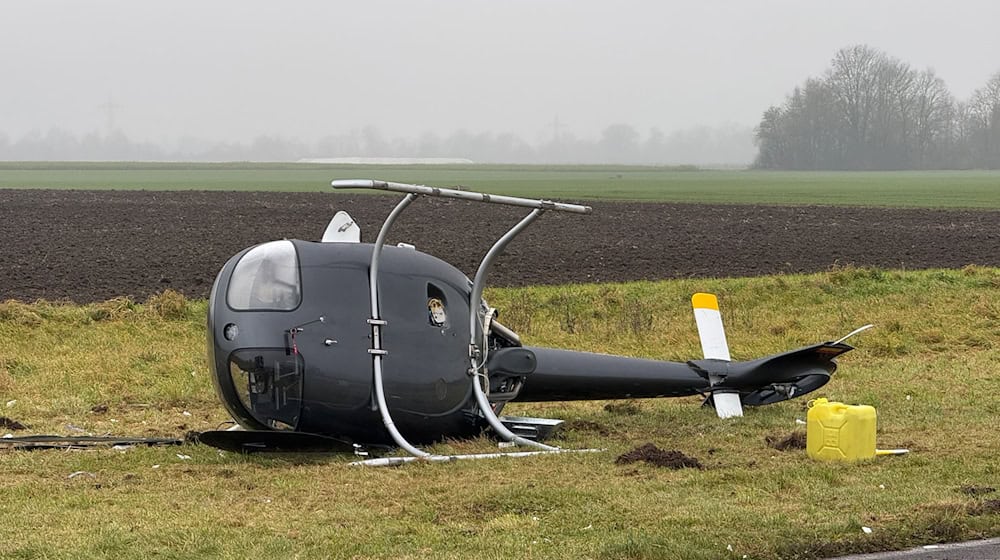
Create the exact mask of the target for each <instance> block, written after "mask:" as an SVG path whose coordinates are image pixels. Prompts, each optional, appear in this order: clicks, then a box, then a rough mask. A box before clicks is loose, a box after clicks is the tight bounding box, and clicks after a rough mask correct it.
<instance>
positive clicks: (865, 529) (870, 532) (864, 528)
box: [861, 527, 872, 535]
mask: <svg viewBox="0 0 1000 560" xmlns="http://www.w3.org/2000/svg"><path fill="white" fill-rule="evenodd" d="M861 530H862V531H864V532H865V534H866V535H870V534H872V528H871V527H862V528H861Z"/></svg>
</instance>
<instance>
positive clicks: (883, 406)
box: [0, 267, 1000, 558]
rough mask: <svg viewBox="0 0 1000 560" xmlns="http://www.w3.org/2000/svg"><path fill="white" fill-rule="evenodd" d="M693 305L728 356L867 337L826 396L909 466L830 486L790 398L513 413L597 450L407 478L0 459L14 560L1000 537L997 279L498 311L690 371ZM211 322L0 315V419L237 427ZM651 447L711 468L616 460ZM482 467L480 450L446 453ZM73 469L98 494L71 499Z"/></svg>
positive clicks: (86, 314)
mask: <svg viewBox="0 0 1000 560" xmlns="http://www.w3.org/2000/svg"><path fill="white" fill-rule="evenodd" d="M699 290H710V291H715V292H716V293H718V294H719V295H720V300H721V303H722V306H723V317H724V320H725V321H726V323H727V330H728V333H729V340H730V347H731V349H732V351H733V354H734V357H736V358H737V359H743V358H749V357H752V356H755V355H759V354H765V353H770V352H775V351H779V350H783V349H787V348H791V347H795V346H799V345H804V344H808V343H812V342H816V341H819V340H828V339H832V338H836V337H838V336H840V335H841V334H844V333H846V332H848V331H850V330H851V329H852V328H853V327H855V326H858V325H861V324H865V323H868V322H871V323H875V324H876V325H877V329H876V330H873V331H869V332H868V333H865V334H863V335H860V336H859V337H858V339H856V340H852V342H853V343H855V345H856V346H857V347H858V350H856V351H855V352H851V353H849V354H847V355H845V356H844V357H842V358H841V360H840V363H841V370H840V371H839V372H838V373H837V374H836V375H835V377H834V379H833V380H832V381H831V383H830V384H829V385H827V386H826V387H824V388H823V389H821V390H820V391H819V392H818V393H817V396H827V397H830V398H831V399H835V400H842V401H845V402H851V403H865V404H872V405H874V406H876V407H877V408H878V411H879V435H878V440H879V446H880V447H886V448H888V447H907V448H909V449H911V451H912V453H911V454H910V455H909V456H904V457H891V458H883V459H878V460H873V461H870V462H865V463H861V464H857V465H840V464H822V463H815V462H812V461H810V460H809V459H808V458H807V457H806V456H805V453H804V452H803V451H801V450H797V451H778V450H775V449H773V448H771V447H769V446H768V445H767V444H766V443H765V438H766V437H767V436H779V437H781V436H786V435H789V434H791V433H792V432H795V431H796V430H801V429H802V426H801V425H799V424H797V422H796V420H797V419H804V418H805V406H804V405H805V402H804V400H801V399H799V400H795V401H792V402H788V403H782V404H779V405H775V406H771V407H764V408H760V409H750V410H748V413H747V416H746V417H745V418H744V419H742V420H739V421H734V422H722V421H719V420H718V419H716V418H715V417H714V415H713V413H712V412H711V411H710V410H706V409H702V408H699V406H698V399H673V400H644V401H635V402H632V403H629V404H630V405H631V406H617V407H615V406H611V407H608V406H606V405H607V404H608V403H604V402H592V403H571V404H547V403H538V404H531V405H528V404H523V405H518V406H516V407H512V409H513V412H517V413H524V414H532V415H541V416H550V417H557V418H562V419H566V420H567V421H568V426H567V428H566V429H565V431H564V433H563V435H562V440H561V441H560V442H559V443H560V445H563V446H565V447H599V448H604V449H606V451H605V452H603V453H597V454H580V455H563V456H549V457H536V458H529V459H521V460H497V461H482V462H464V463H457V464H434V465H422V464H414V465H409V466H406V467H403V468H395V469H362V468H354V467H349V466H347V465H346V463H347V462H348V461H349V460H350V458H349V457H341V456H301V455H299V456H272V457H256V456H255V457H244V456H239V455H235V454H230V453H219V452H217V451H215V450H214V449H210V448H206V447H201V446H195V445H186V446H183V447H179V448H158V449H130V450H127V451H124V452H119V451H112V450H100V451H74V452H65V451H38V452H13V451H0V472H2V473H3V475H2V476H0V495H2V496H3V499H2V500H0V518H2V519H3V520H4V524H5V529H6V537H5V539H3V541H2V542H0V556H2V557H11V558H32V557H45V558H76V557H109V558H110V557H121V556H150V557H164V558H172V557H184V558H191V557H221V558H245V557H250V556H257V557H259V556H263V557H292V556H297V557H302V558H322V557H344V558H350V557H402V558H409V557H417V556H421V557H428V556H429V557H447V558H450V557H456V558H457V557H463V558H464V557H468V556H469V555H474V556H483V557H489V558H494V557H496V558H501V557H503V558H529V557H538V558H670V557H677V558H742V557H743V555H746V556H747V557H748V558H774V557H780V558H815V557H822V556H826V555H832V554H834V553H839V552H848V551H868V550H883V549H889V548H896V547H903V546H910V545H917V544H926V543H930V542H940V541H948V540H955V539H964V538H974V537H981V536H998V535H1000V511H998V509H1000V508H998V504H1000V502H998V499H1000V494H998V493H997V492H996V491H994V492H989V488H997V487H1000V469H998V466H997V462H996V450H997V449H998V448H1000V435H998V434H1000V404H998V401H997V399H996V395H997V393H998V392H1000V366H998V365H997V364H998V359H1000V344H998V341H1000V270H998V269H988V268H975V267H973V268H968V269H965V270H961V271H945V270H937V271H921V272H895V271H879V270H869V269H853V268H847V269H837V270H832V271H829V272H827V273H824V274H818V275H809V276H781V277H772V278H756V279H729V280H698V281H694V280H690V281H675V282H663V283H635V284H622V285H596V286H567V287H556V288H553V287H545V288H526V289H517V290H514V289H510V290H508V289H504V290H494V291H492V292H490V293H489V294H488V296H489V299H490V301H491V303H492V304H493V305H496V306H497V307H499V308H500V309H501V310H502V311H501V320H503V321H504V322H505V323H507V324H509V325H510V326H511V327H512V328H514V329H515V330H517V331H519V332H520V333H521V334H522V336H523V337H524V338H525V339H526V341H527V342H528V343H530V344H535V345H552V346H559V347H565V348H578V349H587V350H596V351H603V352H613V353H622V354H629V355H636V356H644V357H652V358H661V359H670V360H684V359H689V358H692V357H697V356H698V352H699V346H698V341H697V335H696V332H695V329H694V325H693V320H692V319H691V316H690V311H689V309H688V305H689V304H688V298H689V296H690V294H691V293H692V292H694V291H699ZM204 313H205V303H204V302H200V301H194V302H187V301H183V300H182V299H179V298H177V297H175V295H174V294H171V293H169V292H168V293H166V294H163V295H160V296H157V297H155V298H153V299H152V300H151V301H149V302H147V303H145V304H142V305H137V304H135V303H133V302H130V301H128V300H113V301H110V302H106V303H103V304H96V305H89V306H75V305H64V304H53V303H44V302H39V303H35V304H31V305H27V304H22V303H17V302H6V303H2V304H0V415H2V416H6V417H9V418H11V419H16V420H18V421H20V422H22V423H25V424H28V425H29V427H30V431H31V432H34V433H72V432H73V431H74V430H76V429H77V428H79V429H83V430H86V431H88V432H92V433H97V434H103V433H109V432H110V433H112V434H121V435H178V434H181V433H183V432H184V431H186V430H204V429H210V428H214V427H216V426H217V425H218V424H219V423H220V422H223V421H224V420H226V418H225V415H224V414H223V412H222V410H221V407H220V406H219V405H217V404H216V401H215V397H214V395H213V394H212V390H211V386H210V381H209V379H208V370H207V367H206V364H205V358H204V351H203V348H204V334H203V320H204ZM508 411H510V409H508ZM18 433H19V434H20V433H22V432H18ZM646 442H653V443H655V444H656V445H658V446H659V447H661V448H663V449H676V450H679V451H682V452H683V453H685V454H687V455H689V456H693V457H696V458H698V459H699V460H700V461H701V462H702V464H703V465H704V466H705V468H704V469H701V470H698V469H682V470H676V471H674V470H666V469H661V468H657V467H653V466H650V465H646V464H632V465H617V464H615V457H616V456H617V455H619V454H621V453H623V452H625V451H628V450H630V449H632V448H634V447H636V446H638V445H641V444H644V443H646ZM491 449H495V445H494V444H492V443H491V442H489V441H488V440H485V439H480V440H474V441H466V442H447V443H443V444H441V445H439V446H438V450H439V451H447V452H473V451H487V450H491ZM178 454H181V455H183V456H189V457H190V458H189V459H184V458H182V457H179V456H178ZM77 471H85V472H86V473H90V474H84V475H78V476H75V477H73V478H69V475H70V474H71V473H74V472H77ZM974 490H978V493H977V492H976V491H974ZM862 527H869V528H871V529H872V532H871V533H866V532H864V531H862ZM730 547H731V549H732V550H731V551H730V550H729V549H730Z"/></svg>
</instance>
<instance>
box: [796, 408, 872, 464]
mask: <svg viewBox="0 0 1000 560" xmlns="http://www.w3.org/2000/svg"><path fill="white" fill-rule="evenodd" d="M806 454H808V455H809V457H810V458H812V459H816V460H819V461H848V462H850V461H860V460H862V459H871V458H872V457H874V456H875V407H873V406H868V405H848V404H844V403H840V402H830V401H828V400H827V399H816V400H813V401H810V402H809V412H808V414H807V415H806Z"/></svg>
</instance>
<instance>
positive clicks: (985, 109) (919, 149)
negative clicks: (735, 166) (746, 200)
mask: <svg viewBox="0 0 1000 560" xmlns="http://www.w3.org/2000/svg"><path fill="white" fill-rule="evenodd" d="M756 141H757V146H758V148H759V152H758V155H757V159H756V161H755V166H756V167H760V168H765V169H856V170H882V169H956V168H957V169H966V168H988V169H1000V72H998V73H997V74H995V75H993V77H992V78H990V80H989V81H988V82H987V83H986V85H985V86H984V87H982V88H980V89H978V90H976V91H975V92H974V93H973V94H972V97H971V98H970V99H968V100H967V101H956V100H955V98H954V97H953V96H952V94H951V93H950V92H949V91H948V88H947V86H946V85H945V83H944V81H943V80H941V78H939V77H937V76H936V75H935V74H934V71H933V70H923V71H918V70H916V69H914V68H912V67H911V66H910V65H909V64H906V63H904V62H901V61H900V60H898V59H895V58H892V57H890V56H888V55H886V54H885V53H883V52H881V51H879V50H877V49H874V48H872V47H869V46H867V45H857V46H853V47H848V48H845V49H842V50H840V51H839V52H837V54H836V56H834V58H833V61H832V63H831V66H830V68H829V69H828V70H827V71H826V73H825V74H824V75H823V77H822V78H810V79H808V80H806V82H805V84H804V85H802V86H801V87H797V88H795V90H794V91H793V92H792V93H791V95H789V96H788V98H787V99H786V100H785V103H784V104H783V105H781V106H774V107H771V108H769V109H768V110H767V111H766V112H765V113H764V116H763V118H762V119H761V122H760V125H759V126H758V127H757V129H756Z"/></svg>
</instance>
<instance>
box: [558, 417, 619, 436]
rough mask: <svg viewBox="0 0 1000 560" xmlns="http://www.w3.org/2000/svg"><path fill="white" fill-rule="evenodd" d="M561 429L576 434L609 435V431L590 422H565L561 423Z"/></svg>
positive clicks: (575, 420)
mask: <svg viewBox="0 0 1000 560" xmlns="http://www.w3.org/2000/svg"><path fill="white" fill-rule="evenodd" d="M562 427H563V428H565V429H567V430H573V431H577V432H594V433H596V434H598V435H601V436H609V435H611V430H609V429H608V428H606V427H605V426H602V425H601V424H598V423H597V422H591V421H590V420H580V419H573V420H566V421H565V422H563V424H562Z"/></svg>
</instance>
